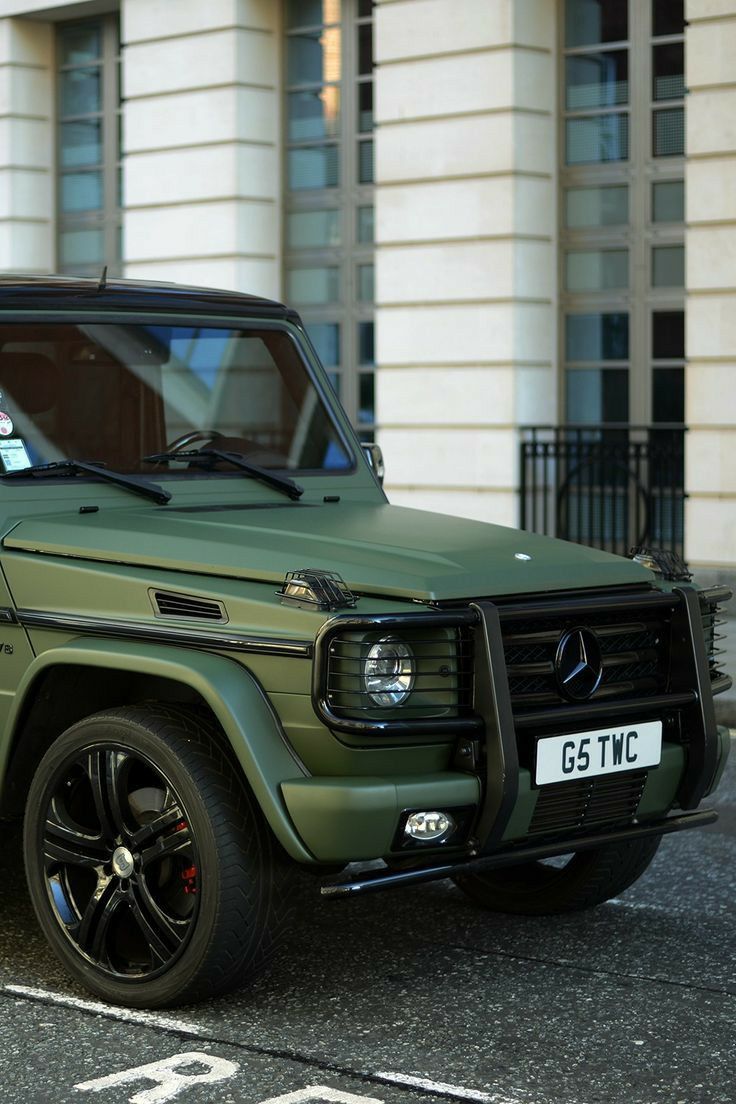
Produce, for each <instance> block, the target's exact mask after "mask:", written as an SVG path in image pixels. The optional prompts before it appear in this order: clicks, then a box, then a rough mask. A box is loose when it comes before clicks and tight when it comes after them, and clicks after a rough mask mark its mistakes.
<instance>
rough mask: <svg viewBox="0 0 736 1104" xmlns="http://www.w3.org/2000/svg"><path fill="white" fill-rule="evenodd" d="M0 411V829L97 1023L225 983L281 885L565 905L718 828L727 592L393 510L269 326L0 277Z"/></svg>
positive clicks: (155, 291) (218, 312) (573, 549)
mask: <svg viewBox="0 0 736 1104" xmlns="http://www.w3.org/2000/svg"><path fill="white" fill-rule="evenodd" d="M0 391H1V392H2V395H1V397H0V504H1V512H0V517H1V518H2V522H1V525H2V527H1V529H0V540H1V541H2V544H1V548H0V563H1V565H2V574H1V575H0V588H1V589H2V595H1V597H0V620H2V624H3V631H2V638H1V640H0V708H1V709H2V717H1V729H0V731H1V733H2V735H1V737H0V798H1V800H2V805H1V808H0V813H1V814H2V816H3V817H4V818H5V819H11V818H17V817H21V816H25V831H24V850H25V862H26V868H27V874H28V884H29V888H30V894H31V898H32V901H33V905H34V907H35V910H36V913H37V916H38V920H39V923H40V925H41V927H42V929H43V931H44V933H45V936H46V938H47V939H48V941H49V943H50V945H51V947H52V948H53V950H54V951H55V953H56V954H57V955H58V956H59V958H60V959H61V961H62V962H63V964H64V965H65V966H66V968H67V969H68V970H69V972H70V973H71V974H72V975H73V976H74V977H75V978H76V979H78V980H79V981H81V982H82V983H83V984H84V985H86V986H87V987H88V988H89V989H91V990H93V991H94V992H95V993H96V994H98V995H100V996H101V997H103V998H105V999H107V1000H110V1001H112V1002H115V1003H120V1004H130V1005H137V1006H150V1007H159V1006H165V1005H170V1004H174V1003H177V1002H184V1001H192V1000H196V999H200V998H203V997H207V996H211V995H214V994H217V993H221V992H224V991H226V990H227V989H229V988H231V987H233V986H236V985H238V984H241V983H242V982H243V981H244V980H245V979H247V978H248V977H250V976H252V975H253V974H254V973H255V972H257V971H258V970H259V969H261V968H262V967H263V966H264V965H265V964H267V963H268V960H269V958H270V956H271V954H272V953H273V951H274V949H275V948H276V946H277V945H278V942H279V939H280V937H281V935H282V934H283V932H284V931H285V929H286V927H287V925H288V923H289V921H290V919H291V918H292V916H293V915H294V913H295V912H296V910H297V908H298V905H299V902H300V900H302V899H303V898H302V895H303V894H304V893H305V892H306V891H307V890H308V889H311V890H312V892H314V893H315V894H317V893H319V892H321V894H322V895H323V896H324V897H326V898H329V897H333V898H337V897H342V896H349V895H355V894H360V893H366V892H368V891H373V890H377V889H380V888H382V887H386V886H397V885H404V884H405V885H411V884H413V883H419V882H423V881H430V880H432V879H437V878H451V879H452V880H453V881H454V882H455V883H456V885H457V886H458V887H459V888H460V889H461V890H463V891H464V892H465V893H467V894H469V895H470V897H472V898H473V900H474V901H476V902H477V903H478V904H479V905H480V906H482V907H485V908H487V909H489V910H500V911H505V912H514V913H536V914H545V913H555V912H561V911H565V910H570V909H579V908H584V907H587V906H590V905H594V904H596V903H599V902H601V901H604V900H606V899H607V898H609V897H612V896H614V895H616V894H618V893H620V892H621V891H622V890H624V889H625V888H626V887H627V886H628V885H630V884H631V883H632V882H633V881H634V880H635V879H636V878H637V877H638V876H639V875H640V874H641V873H642V871H643V870H644V869H645V868H646V866H647V865H648V863H649V862H650V860H651V859H652V856H653V855H654V853H655V851H656V848H657V845H658V843H659V840H660V839H661V837H662V835H663V833H666V832H675V831H679V830H681V829H684V828H688V827H696V826H698V825H703V824H707V823H709V822H710V821H712V820H714V819H715V814H714V813H713V812H710V811H707V810H705V811H704V810H699V809H698V807H699V805H700V803H701V801H702V800H703V798H704V797H706V796H707V795H708V794H709V793H710V792H711V791H712V790H713V788H714V787H715V785H716V784H717V781H718V779H719V777H720V773H721V771H722V769H723V766H724V763H725V759H726V755H727V751H728V733H727V732H726V730H724V729H721V728H719V727H718V726H717V725H716V722H715V716H714V708H713V694H714V693H717V692H718V691H721V690H724V689H726V688H727V687H728V686H729V685H730V680H729V678H728V677H727V676H726V675H725V674H724V673H723V672H722V671H721V670H720V668H719V666H718V660H717V653H718V649H717V637H718V633H717V629H716V624H717V620H718V616H717V614H718V603H719V602H722V601H723V600H724V599H726V598H727V597H728V596H729V595H728V591H726V590H724V589H723V588H714V589H711V590H707V591H703V590H700V591H698V590H696V589H695V588H694V587H692V586H691V585H689V584H688V581H687V576H686V575H683V573H682V571H681V570H680V571H677V570H675V571H672V570H669V568H668V561H667V558H666V557H663V556H659V555H657V554H654V553H652V554H651V555H643V556H640V557H639V560H644V561H646V562H634V561H633V560H628V559H623V558H620V557H617V556H612V555H609V554H607V553H604V552H600V551H595V550H593V549H590V548H582V547H578V546H575V545H571V544H568V543H564V542H562V541H554V540H549V539H547V538H544V537H540V536H534V535H532V534H530V533H523V532H517V531H515V530H512V529H506V528H500V527H497V526H493V525H485V524H481V523H478V522H473V521H465V520H462V519H460V518H453V517H444V516H439V515H436V514H431V513H424V512H422V511H417V510H409V509H403V508H399V507H395V506H390V505H389V504H388V502H387V501H386V497H385V495H384V493H383V490H382V488H381V471H380V454H379V452H378V450H377V449H376V448H375V447H367V448H366V447H364V446H361V444H360V442H359V441H358V439H357V438H356V436H355V433H354V432H353V430H352V428H351V426H350V424H349V422H348V420H347V418H346V416H345V414H344V412H343V410H342V409H341V407H340V404H339V402H338V401H337V398H336V396H335V393H334V391H333V390H332V387H331V385H330V382H329V378H328V376H327V375H326V373H325V371H324V369H323V368H322V367H321V365H320V363H319V361H318V358H317V356H316V354H315V351H314V349H313V347H312V346H311V344H310V342H309V339H308V337H307V335H306V333H305V330H304V327H303V326H302V324H301V322H300V320H299V317H298V316H297V315H296V314H295V313H294V312H293V311H292V310H290V309H288V308H286V307H284V306H281V305H280V304H278V303H273V302H269V301H267V300H264V299H258V298H253V297H249V296H245V295H237V294H234V293H228V292H218V291H211V290H206V289H199V288H185V287H174V286H153V285H148V284H136V283H127V282H111V283H109V284H106V283H105V281H104V280H103V281H101V282H100V283H97V282H96V281H91V280H77V279H60V278H18V279H11V278H7V277H6V278H4V279H3V280H2V281H0ZM369 860H380V862H378V863H376V862H375V861H373V862H371V865H370V866H369V867H362V868H361V867H352V868H350V864H356V863H365V862H366V861H369ZM308 873H311V874H312V875H313V876H314V877H313V878H311V879H310V878H308V877H307V876H306V874H308Z"/></svg>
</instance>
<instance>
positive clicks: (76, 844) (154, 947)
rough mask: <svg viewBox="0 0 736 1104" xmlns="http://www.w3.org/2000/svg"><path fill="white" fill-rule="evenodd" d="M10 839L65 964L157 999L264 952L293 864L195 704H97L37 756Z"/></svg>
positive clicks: (115, 990) (229, 982)
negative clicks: (16, 840)
mask: <svg viewBox="0 0 736 1104" xmlns="http://www.w3.org/2000/svg"><path fill="white" fill-rule="evenodd" d="M24 849H25V861H26V872H27V876H28V885H29V890H30V895H31V900H32V902H33V906H34V908H35V911H36V915H37V917H38V920H39V923H40V925H41V928H42V929H43V931H44V934H45V936H46V938H47V939H48V941H49V943H50V945H51V947H52V949H53V950H54V951H55V952H56V954H57V955H58V957H59V958H60V959H61V961H62V963H63V964H64V965H65V966H66V968H67V969H68V970H69V972H70V973H71V974H72V975H73V976H74V977H76V978H77V979H78V980H79V981H80V982H81V983H82V984H83V985H85V986H86V987H87V988H89V989H91V990H92V991H93V992H94V993H96V994H98V995H99V996H101V997H103V998H104V999H105V1000H108V1001H111V1002H113V1003H116V1004H127V1005H132V1006H135V1007H149V1008H157V1007H164V1006H166V1005H172V1004H179V1003H184V1002H191V1001H195V1000H201V999H203V998H205V997H210V996H214V995H216V994H219V993H223V992H225V991H227V990H229V989H232V988H235V987H236V986H237V985H240V984H241V983H242V982H243V981H244V980H246V979H247V978H248V977H249V976H251V975H253V974H254V973H256V972H258V970H259V969H260V968H261V967H262V966H264V965H265V964H266V962H267V961H268V959H269V957H270V955H271V953H272V951H273V949H274V947H275V945H276V943H277V941H278V937H279V936H280V934H281V932H282V930H283V928H284V926H285V921H286V920H287V918H288V915H289V912H290V892H289V891H290V884H291V877H292V872H293V870H294V868H293V867H292V865H291V864H290V863H289V861H288V859H287V858H286V856H285V855H284V853H283V852H282V851H281V850H280V848H279V845H278V843H277V842H276V841H275V840H274V838H273V836H272V835H271V832H270V829H269V828H268V826H267V825H266V823H265V821H264V820H263V816H262V814H261V811H260V809H259V808H258V806H257V805H256V803H255V801H254V799H253V796H252V795H251V793H250V792H249V790H248V788H247V786H246V784H245V783H244V781H243V779H242V777H241V775H240V773H239V770H238V767H237V764H235V763H233V761H232V760H231V758H230V755H229V753H228V749H227V748H226V747H224V746H223V744H222V742H221V740H220V739H219V738H218V732H217V730H216V729H215V727H214V726H213V725H212V724H211V722H210V721H209V720H208V719H207V718H206V717H205V716H201V717H200V716H199V715H198V714H195V713H194V712H189V711H187V710H184V709H173V708H172V709H168V708H164V707H160V706H155V705H152V706H151V707H144V706H137V707H130V708H121V709H116V710H111V711H107V712H104V713H98V714H96V715H94V716H92V717H88V718H86V719H85V720H83V721H80V722H79V723H78V724H75V725H73V726H72V727H71V728H69V729H68V730H67V731H66V732H65V733H64V734H63V735H62V736H60V737H59V739H58V740H57V741H56V742H55V743H54V744H53V745H52V746H51V748H50V749H49V750H48V752H47V753H46V755H45V756H44V758H43V760H42V761H41V763H40V765H39V767H38V770H37V772H36V775H35V777H34V780H33V783H32V785H31V789H30V793H29V796H28V805H27V812H26V820H25V832H24Z"/></svg>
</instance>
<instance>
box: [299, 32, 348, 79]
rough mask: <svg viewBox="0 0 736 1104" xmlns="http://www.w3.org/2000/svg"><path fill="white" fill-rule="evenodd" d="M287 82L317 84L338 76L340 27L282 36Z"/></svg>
mask: <svg viewBox="0 0 736 1104" xmlns="http://www.w3.org/2000/svg"><path fill="white" fill-rule="evenodd" d="M286 43H287V45H286V75H287V76H286V79H287V83H288V84H321V83H322V82H323V81H338V80H339V79H340V28H339V27H331V28H328V29H327V30H319V31H311V32H306V31H305V32H304V33H303V34H295V35H289V37H288V38H287V40H286Z"/></svg>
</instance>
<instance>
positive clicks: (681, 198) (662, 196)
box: [652, 180, 685, 222]
mask: <svg viewBox="0 0 736 1104" xmlns="http://www.w3.org/2000/svg"><path fill="white" fill-rule="evenodd" d="M684 218H685V182H684V181H683V180H660V181H658V182H657V183H656V184H653V185H652V220H653V221H654V222H682V221H683V220H684Z"/></svg>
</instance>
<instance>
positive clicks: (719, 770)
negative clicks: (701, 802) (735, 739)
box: [706, 725, 732, 797]
mask: <svg viewBox="0 0 736 1104" xmlns="http://www.w3.org/2000/svg"><path fill="white" fill-rule="evenodd" d="M731 743H732V741H731V733H730V732H729V730H728V729H727V728H726V726H725V725H719V726H718V766H717V767H716V773H715V774H714V775H713V781H712V782H711V785H710V789H709V790H708V792H707V793H706V797H707V796H708V794H712V793H713V791H714V790H716V789H717V788H718V786H719V785H720V783H721V778H722V777H723V772H724V770H725V769H726V763H727V762H728V757H729V755H730V754H731Z"/></svg>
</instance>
